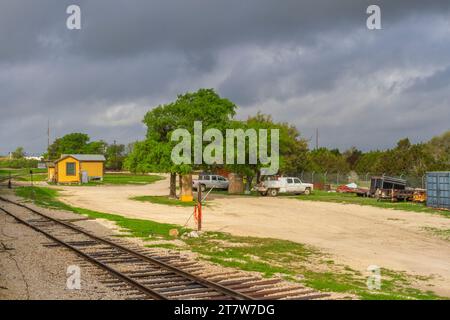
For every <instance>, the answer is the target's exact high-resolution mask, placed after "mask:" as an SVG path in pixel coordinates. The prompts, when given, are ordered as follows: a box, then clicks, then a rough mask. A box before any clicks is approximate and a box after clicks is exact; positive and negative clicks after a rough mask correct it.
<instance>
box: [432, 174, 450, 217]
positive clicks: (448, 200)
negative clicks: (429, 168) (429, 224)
mask: <svg viewBox="0 0 450 320" xmlns="http://www.w3.org/2000/svg"><path fill="white" fill-rule="evenodd" d="M427 206H428V207H433V208H446V209H450V171H447V172H427Z"/></svg>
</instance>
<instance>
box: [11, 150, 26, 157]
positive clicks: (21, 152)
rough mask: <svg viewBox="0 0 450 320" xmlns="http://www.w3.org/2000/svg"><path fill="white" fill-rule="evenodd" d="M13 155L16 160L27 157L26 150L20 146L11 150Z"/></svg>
mask: <svg viewBox="0 0 450 320" xmlns="http://www.w3.org/2000/svg"><path fill="white" fill-rule="evenodd" d="M11 157H12V158H13V159H15V160H19V159H23V158H24V157H25V151H24V149H23V147H18V148H17V149H16V150H14V151H13V152H11Z"/></svg>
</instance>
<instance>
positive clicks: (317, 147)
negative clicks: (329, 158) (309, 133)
mask: <svg viewBox="0 0 450 320" xmlns="http://www.w3.org/2000/svg"><path fill="white" fill-rule="evenodd" d="M317 149H319V128H316V150H317Z"/></svg>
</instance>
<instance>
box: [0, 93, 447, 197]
mask: <svg viewBox="0 0 450 320" xmlns="http://www.w3.org/2000/svg"><path fill="white" fill-rule="evenodd" d="M236 109H237V106H236V105H235V104H234V103H233V102H232V101H230V100H229V99H226V98H223V97H220V96H219V95H218V94H217V93H216V92H215V91H214V90H213V89H200V90H198V91H197V92H192V93H190V92H189V93H186V94H181V95H178V96H177V99H176V100H175V101H173V102H171V103H168V104H164V105H159V106H156V107H155V108H153V109H151V110H150V111H148V112H147V114H146V115H145V117H144V119H143V123H144V124H145V125H146V126H147V133H146V136H145V138H144V139H143V140H142V141H138V142H135V143H132V144H129V145H124V144H117V143H115V142H114V143H113V144H108V143H106V142H105V141H103V140H99V141H91V140H90V137H89V136H88V135H87V134H85V133H70V134H67V135H65V136H63V137H60V138H57V139H55V141H54V142H53V143H52V144H51V145H50V146H49V148H48V150H47V153H46V154H44V158H45V159H49V160H55V159H58V158H59V157H60V156H61V155H62V154H77V153H79V154H103V155H105V157H106V159H107V162H106V168H108V169H112V170H122V169H125V170H129V171H132V172H135V173H149V172H157V173H169V174H170V175H171V189H172V192H173V193H175V183H176V175H177V174H187V173H191V172H192V171H194V170H202V171H210V172H213V171H216V170H218V169H224V170H227V171H229V172H234V173H238V174H241V175H242V176H244V177H247V181H251V180H252V179H253V178H254V177H256V178H258V176H259V173H260V169H261V167H263V165H262V164H261V163H259V162H258V163H256V164H244V165H243V164H233V165H227V164H212V165H205V164H200V165H194V164H189V165H186V164H182V165H176V164H174V163H173V162H172V160H171V152H172V149H173V147H174V146H175V145H176V142H173V141H171V135H172V133H173V131H174V130H176V129H179V128H182V129H186V130H187V131H189V132H190V133H193V130H194V128H193V127H194V125H193V124H194V121H202V125H203V130H207V129H209V128H215V129H218V130H220V131H221V132H223V133H224V132H225V130H226V129H242V130H247V129H255V130H258V129H268V130H270V129H278V130H279V141H280V144H279V148H280V174H289V175H299V174H300V173H301V172H318V173H325V172H327V173H336V172H339V173H342V174H345V173H348V172H350V171H355V172H357V173H360V174H362V173H371V174H383V173H384V174H388V175H402V174H403V175H415V176H421V175H423V174H424V173H425V172H427V171H440V170H442V171H448V170H450V130H449V131H447V132H445V133H443V134H442V135H440V136H437V137H434V138H432V139H431V140H430V141H427V142H421V143H416V144H413V143H411V142H410V140H409V139H408V138H404V139H401V140H399V141H398V142H397V145H396V146H395V147H394V148H391V149H387V150H373V151H369V152H363V151H361V150H358V149H357V148H356V147H352V148H350V149H348V150H345V151H343V152H341V151H340V150H339V149H329V148H318V149H312V150H311V149H309V148H308V144H309V141H308V140H307V139H305V138H304V137H303V136H302V135H301V133H300V132H299V130H298V129H297V128H296V127H295V126H293V125H291V124H289V123H287V122H276V121H274V120H273V119H272V117H271V116H270V115H266V114H262V113H257V114H256V115H254V116H251V117H249V118H248V119H247V120H237V119H235V115H236ZM268 138H269V140H270V138H271V137H270V135H269V137H268ZM205 146H206V144H205V145H204V146H203V147H205ZM245 147H246V151H247V152H246V154H248V147H249V146H248V145H247V144H246V146H245ZM235 154H236V152H235ZM13 157H14V158H16V159H17V160H19V159H22V158H23V157H24V151H23V148H18V150H16V151H15V152H14V153H13ZM3 161H4V160H3ZM235 163H236V162H235ZM0 165H1V161H0Z"/></svg>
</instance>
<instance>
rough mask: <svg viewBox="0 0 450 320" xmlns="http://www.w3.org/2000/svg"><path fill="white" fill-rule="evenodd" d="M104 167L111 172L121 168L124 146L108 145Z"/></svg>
mask: <svg viewBox="0 0 450 320" xmlns="http://www.w3.org/2000/svg"><path fill="white" fill-rule="evenodd" d="M105 156H106V167H107V168H108V169H112V170H120V169H122V166H123V161H124V158H125V145H123V144H116V142H115V141H114V143H113V144H110V145H108V147H107V148H106V155H105Z"/></svg>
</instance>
